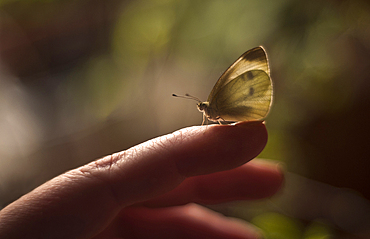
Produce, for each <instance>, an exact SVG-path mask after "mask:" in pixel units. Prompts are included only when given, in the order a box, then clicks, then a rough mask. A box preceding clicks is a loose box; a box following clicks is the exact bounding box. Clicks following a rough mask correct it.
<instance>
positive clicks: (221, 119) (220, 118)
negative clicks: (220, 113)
mask: <svg viewBox="0 0 370 239" xmlns="http://www.w3.org/2000/svg"><path fill="white" fill-rule="evenodd" d="M217 121H218V123H219V124H220V125H222V123H221V121H222V122H224V123H226V120H224V119H223V118H222V117H219V119H218V120H217ZM226 124H227V123H226Z"/></svg>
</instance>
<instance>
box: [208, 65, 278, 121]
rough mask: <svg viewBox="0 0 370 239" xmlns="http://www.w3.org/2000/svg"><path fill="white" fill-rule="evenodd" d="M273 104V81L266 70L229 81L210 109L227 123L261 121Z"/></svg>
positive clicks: (216, 96)
mask: <svg viewBox="0 0 370 239" xmlns="http://www.w3.org/2000/svg"><path fill="white" fill-rule="evenodd" d="M271 103H272V81H271V78H270V76H269V75H268V74H267V72H266V71H264V70H251V71H247V72H245V73H244V74H241V75H239V76H238V77H236V78H235V79H233V80H231V81H229V83H227V84H226V85H225V86H224V87H222V88H221V89H220V90H219V91H218V92H217V94H216V95H215V96H214V97H213V100H212V101H211V102H210V105H209V107H210V108H212V109H213V110H214V111H216V112H217V113H218V115H219V116H220V117H221V118H222V119H223V120H225V121H247V120H259V119H262V118H264V117H266V116H267V114H268V112H269V110H270V106H271Z"/></svg>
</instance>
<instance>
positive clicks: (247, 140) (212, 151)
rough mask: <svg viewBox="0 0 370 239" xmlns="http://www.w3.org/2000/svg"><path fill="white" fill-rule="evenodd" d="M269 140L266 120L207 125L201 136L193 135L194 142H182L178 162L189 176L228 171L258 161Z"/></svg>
mask: <svg viewBox="0 0 370 239" xmlns="http://www.w3.org/2000/svg"><path fill="white" fill-rule="evenodd" d="M182 135H183V134H182ZM267 138H268V134H267V130H266V127H265V124H264V122H263V121H249V122H240V123H237V124H235V125H215V126H204V127H202V128H201V130H200V131H199V133H198V134H192V137H191V140H190V141H189V140H183V141H182V142H181V145H180V147H178V151H176V155H177V156H176V157H174V159H175V160H176V164H177V166H178V169H179V172H180V173H181V174H183V175H185V176H195V175H201V174H207V173H213V172H218V171H224V170H228V169H232V168H235V167H238V166H240V165H242V164H244V163H246V162H248V161H250V160H251V159H253V158H255V157H256V156H257V155H258V154H260V153H261V151H262V150H263V148H264V147H265V145H266V143H267ZM187 139H188V138H187Z"/></svg>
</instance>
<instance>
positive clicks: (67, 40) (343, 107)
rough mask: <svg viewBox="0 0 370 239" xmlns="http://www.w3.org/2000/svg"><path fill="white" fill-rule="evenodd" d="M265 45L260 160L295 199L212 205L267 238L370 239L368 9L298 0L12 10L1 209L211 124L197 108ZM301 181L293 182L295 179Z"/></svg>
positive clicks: (2, 37) (20, 6) (1, 113)
mask: <svg viewBox="0 0 370 239" xmlns="http://www.w3.org/2000/svg"><path fill="white" fill-rule="evenodd" d="M258 45H263V46H264V47H265V48H266V50H267V53H268V56H269V60H270V67H271V77H272V79H273V82H274V103H273V107H272V109H271V112H270V114H269V116H268V117H267V119H266V125H267V128H268V131H269V142H268V144H267V146H266V148H265V150H264V151H263V152H262V153H261V155H260V156H259V157H260V158H266V159H269V160H276V161H280V162H282V163H283V164H284V165H285V167H286V169H287V178H286V186H285V187H284V189H283V191H282V192H281V193H280V194H279V195H277V196H275V197H274V198H271V199H268V200H262V201H260V202H235V203H229V204H223V205H216V206H213V207H212V208H213V209H214V210H217V211H220V212H222V213H224V214H225V215H228V216H235V217H239V218H242V219H245V220H247V221H250V222H251V223H254V224H255V225H256V226H258V227H260V228H261V229H262V230H263V231H264V233H265V236H266V238H310V239H316V238H368V237H370V232H369V228H370V226H369V225H370V223H369V222H370V206H369V201H368V200H369V199H370V186H369V185H370V184H369V173H370V163H369V155H370V154H369V153H370V150H369V146H368V142H369V134H370V127H369V124H368V122H367V121H368V119H369V117H370V111H369V109H370V81H369V78H370V73H369V72H370V5H369V3H368V2H367V1H361V0H355V1H349V0H344V1H339V0H337V1H334V0H333V1H317V0H314V1H296V0H276V1H267V0H259V1H258V0H249V1H245V0H231V1H226V0H214V1H211V0H205V1H196V0H180V1H175V0H152V1H149V0H138V1H119V0H106V1H103V0H97V1H93V0H75V1H69V0H65V1H61V0H44V1H41V0H32V1H30V0H28V1H15V0H7V1H6V0H2V1H0V132H1V133H0V207H3V206H6V205H7V204H8V203H10V202H12V201H14V200H16V199H17V198H18V197H19V196H21V195H23V194H25V193H27V192H29V191H30V190H32V189H33V188H35V187H37V186H38V185H40V184H42V183H43V182H45V181H47V180H49V179H50V178H52V177H54V176H56V175H58V174H60V173H62V172H65V171H66V170H69V169H71V168H75V167H77V166H80V165H82V164H85V163H87V162H90V161H92V160H94V159H97V158H99V157H102V156H104V155H107V154H111V153H114V152H117V151H120V150H124V149H127V148H128V147H130V146H133V145H136V144H138V143H140V142H143V141H145V140H147V139H150V138H153V137H156V136H159V135H163V134H167V133H170V132H173V131H175V130H177V129H180V128H182V127H186V126H191V125H199V124H200V123H201V122H202V115H201V114H200V113H199V112H198V111H197V110H196V107H195V104H194V102H192V101H185V100H182V99H176V98H173V97H171V94H172V93H177V94H185V93H189V94H191V95H194V96H197V97H199V98H200V99H204V100H205V99H206V98H207V97H208V94H209V92H210V91H211V89H212V87H213V85H214V84H215V82H216V80H217V79H218V77H219V76H220V75H221V74H222V72H223V71H224V70H225V69H226V68H227V67H228V66H229V65H230V64H231V63H233V61H235V60H236V59H237V57H239V56H240V55H241V54H242V53H243V52H245V51H246V50H248V49H250V48H253V47H256V46H258ZM288 172H289V173H288Z"/></svg>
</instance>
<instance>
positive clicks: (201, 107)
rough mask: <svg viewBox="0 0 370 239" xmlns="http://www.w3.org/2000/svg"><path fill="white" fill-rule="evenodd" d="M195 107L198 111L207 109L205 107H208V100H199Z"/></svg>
mask: <svg viewBox="0 0 370 239" xmlns="http://www.w3.org/2000/svg"><path fill="white" fill-rule="evenodd" d="M197 107H198V110H199V111H200V112H205V111H207V108H208V107H209V102H199V103H198V104H197Z"/></svg>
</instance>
